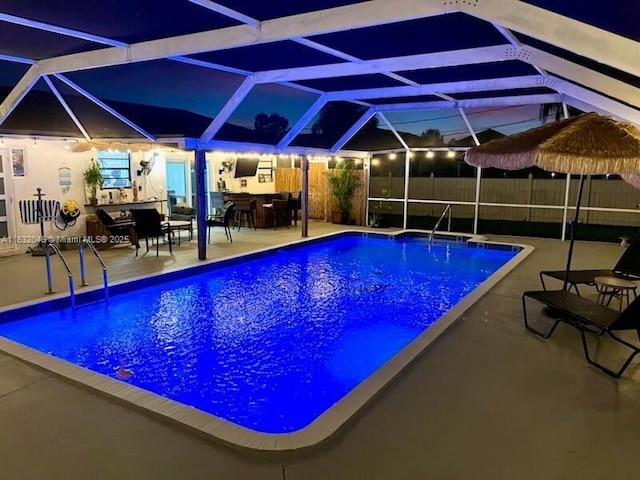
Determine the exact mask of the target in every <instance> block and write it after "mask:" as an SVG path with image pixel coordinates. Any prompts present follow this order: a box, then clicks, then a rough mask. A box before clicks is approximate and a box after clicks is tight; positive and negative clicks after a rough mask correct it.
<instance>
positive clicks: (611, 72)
mask: <svg viewBox="0 0 640 480" xmlns="http://www.w3.org/2000/svg"><path fill="white" fill-rule="evenodd" d="M518 38H519V39H520V40H521V41H522V43H524V44H526V45H529V46H531V47H533V48H537V49H539V50H542V51H544V52H547V53H550V54H552V55H555V56H557V57H560V58H564V59H565V60H568V61H570V62H573V63H577V64H578V65H582V66H583V67H586V68H590V69H591V70H593V71H596V72H598V73H602V74H603V75H607V76H610V77H613V78H615V79H616V80H620V81H621V82H625V83H628V84H629V85H633V86H634V87H638V88H640V78H639V77H636V76H635V75H632V74H630V73H627V72H623V71H622V70H618V69H617V68H613V67H610V66H609V65H605V64H604V63H600V62H596V61H595V60H591V59H589V58H587V57H583V56H580V55H577V54H575V53H573V52H570V51H569V50H564V49H562V48H559V47H556V46H555V45H551V44H549V43H545V42H541V41H540V40H536V39H535V38H531V37H528V36H527V35H523V34H518Z"/></svg>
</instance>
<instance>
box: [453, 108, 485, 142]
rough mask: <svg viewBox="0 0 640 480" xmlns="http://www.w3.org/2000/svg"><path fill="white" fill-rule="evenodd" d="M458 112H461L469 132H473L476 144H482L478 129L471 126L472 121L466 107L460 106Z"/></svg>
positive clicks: (472, 136)
mask: <svg viewBox="0 0 640 480" xmlns="http://www.w3.org/2000/svg"><path fill="white" fill-rule="evenodd" d="M458 112H460V116H461V117H462V120H463V121H464V124H465V125H466V126H467V130H469V133H470V134H471V138H473V142H474V143H475V144H476V146H478V145H480V140H478V137H477V135H476V131H475V130H474V129H473V127H472V126H471V122H470V121H469V117H467V114H466V113H465V111H464V108H458Z"/></svg>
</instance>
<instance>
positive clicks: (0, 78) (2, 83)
mask: <svg viewBox="0 0 640 480" xmlns="http://www.w3.org/2000/svg"><path fill="white" fill-rule="evenodd" d="M28 69H29V65H24V64H22V63H14V62H2V61H0V89H1V90H0V103H2V101H3V100H4V99H5V98H6V96H7V95H8V93H9V91H10V90H9V88H13V87H14V86H15V85H16V83H18V80H20V78H22V76H23V75H24V74H25V72H26V71H27V70H28ZM2 87H7V89H6V91H5V89H4V88H2Z"/></svg>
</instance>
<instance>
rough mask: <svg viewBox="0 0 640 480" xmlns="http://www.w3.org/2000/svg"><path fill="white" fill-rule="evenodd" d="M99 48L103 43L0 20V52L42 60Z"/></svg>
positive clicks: (102, 46)
mask: <svg viewBox="0 0 640 480" xmlns="http://www.w3.org/2000/svg"><path fill="white" fill-rule="evenodd" d="M3 8H4V6H3ZM99 48H104V45H100V44H98V43H94V42H86V41H84V40H78V39H77V38H72V37H67V36H65V35H58V34H55V33H50V32H45V31H44V30H36V29H34V28H29V27H23V26H21V25H14V24H11V23H6V22H0V53H1V54H4V55H13V56H16V57H24V58H30V59H32V60H42V59H43V58H48V57H55V56H58V55H67V54H70V53H77V52H82V51H86V50H97V49H99Z"/></svg>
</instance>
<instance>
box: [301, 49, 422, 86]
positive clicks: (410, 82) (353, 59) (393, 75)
mask: <svg viewBox="0 0 640 480" xmlns="http://www.w3.org/2000/svg"><path fill="white" fill-rule="evenodd" d="M291 40H293V41H294V42H296V43H299V44H300V45H304V46H306V47H309V48H313V49H314V50H318V51H320V52H323V53H326V54H328V55H333V56H334V57H338V58H341V59H343V60H347V61H349V62H353V63H357V64H364V63H366V61H365V60H362V59H361V58H358V57H354V56H353V55H349V54H348V53H344V52H341V51H340V50H336V49H335V48H331V47H327V46H326V45H322V44H321V43H318V42H314V41H313V40H309V39H307V38H292V39H291ZM380 73H381V74H382V75H386V76H387V77H389V78H393V79H394V80H397V81H398V82H401V83H404V84H406V85H418V84H417V83H416V82H414V81H413V80H409V79H408V78H405V77H403V76H401V75H398V74H397V73H393V72H389V71H383V72H380Z"/></svg>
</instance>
